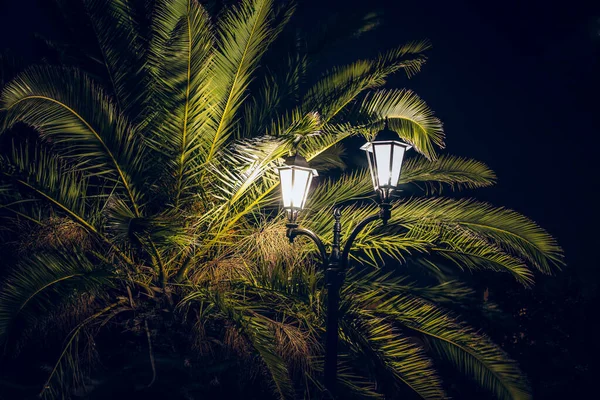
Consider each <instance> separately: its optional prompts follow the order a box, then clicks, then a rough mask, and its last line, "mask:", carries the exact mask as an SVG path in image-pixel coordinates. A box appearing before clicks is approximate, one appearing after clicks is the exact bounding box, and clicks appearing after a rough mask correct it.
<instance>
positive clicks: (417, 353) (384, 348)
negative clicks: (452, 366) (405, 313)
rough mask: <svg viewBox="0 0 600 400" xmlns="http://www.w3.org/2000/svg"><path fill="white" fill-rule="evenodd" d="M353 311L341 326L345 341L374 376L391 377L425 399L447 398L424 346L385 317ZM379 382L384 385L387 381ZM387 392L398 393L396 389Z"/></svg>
mask: <svg viewBox="0 0 600 400" xmlns="http://www.w3.org/2000/svg"><path fill="white" fill-rule="evenodd" d="M351 310H352V311H353V312H352V311H351V313H347V314H346V316H345V317H344V319H343V320H342V323H341V326H342V331H343V332H344V335H343V336H342V338H343V339H345V341H346V343H347V344H348V346H349V347H350V349H351V350H352V352H353V353H355V356H356V357H357V358H359V359H362V360H363V361H362V362H363V363H370V364H371V365H370V367H371V370H372V372H371V373H372V374H374V375H375V376H376V377H378V378H382V376H381V375H389V376H391V377H392V378H393V381H396V382H401V384H402V385H403V386H405V387H406V388H408V389H409V390H410V391H411V392H413V393H414V394H415V395H417V396H419V397H420V398H422V399H443V398H446V396H445V393H444V389H443V387H442V383H441V380H440V378H439V377H438V376H437V373H436V372H435V369H434V368H433V363H432V361H431V359H429V358H428V357H427V355H426V354H425V351H424V350H423V348H422V347H420V346H418V345H417V344H415V343H414V341H411V340H410V339H409V338H408V337H406V336H405V335H403V334H402V332H400V331H399V330H398V329H397V328H396V327H394V326H393V324H391V323H390V321H388V320H386V319H385V318H381V317H377V316H375V315H372V314H371V313H370V312H369V311H366V310H361V311H358V310H357V309H352V308H351ZM367 365H368V364H367ZM379 381H380V382H382V384H383V382H385V379H379ZM387 391H390V392H391V393H396V392H397V391H396V390H394V389H393V388H387Z"/></svg>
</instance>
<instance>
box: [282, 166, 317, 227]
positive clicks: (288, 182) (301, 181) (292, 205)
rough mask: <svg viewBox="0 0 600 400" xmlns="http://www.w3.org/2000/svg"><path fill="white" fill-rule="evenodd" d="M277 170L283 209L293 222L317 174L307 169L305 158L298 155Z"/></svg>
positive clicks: (313, 170)
mask: <svg viewBox="0 0 600 400" xmlns="http://www.w3.org/2000/svg"><path fill="white" fill-rule="evenodd" d="M277 169H278V171H279V181H280V183H281V197H282V198H283V208H285V210H286V211H287V214H288V219H289V220H290V221H292V222H293V221H295V220H296V217H297V215H298V211H300V210H302V209H303V208H304V204H305V203H306V198H307V195H308V190H309V188H310V184H311V182H312V179H313V177H315V176H318V175H319V174H318V173H317V170H316V169H312V168H310V167H309V165H308V162H307V161H306V158H304V157H302V156H300V155H298V154H296V155H294V156H292V157H288V158H286V160H285V164H284V165H283V166H281V167H279V168H277Z"/></svg>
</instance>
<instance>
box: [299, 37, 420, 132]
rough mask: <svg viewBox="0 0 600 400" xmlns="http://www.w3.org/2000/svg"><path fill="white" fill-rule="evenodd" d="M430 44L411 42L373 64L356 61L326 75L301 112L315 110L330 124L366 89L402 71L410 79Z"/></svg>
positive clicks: (311, 91) (379, 85) (373, 61)
mask: <svg viewBox="0 0 600 400" xmlns="http://www.w3.org/2000/svg"><path fill="white" fill-rule="evenodd" d="M428 48H429V43H428V42H425V41H422V42H413V43H408V44H406V45H404V46H401V47H399V48H397V49H394V50H391V51H388V52H386V53H383V54H381V55H379V57H377V58H376V59H374V60H359V61H356V62H354V63H352V64H350V65H347V66H344V67H337V68H334V69H332V70H331V71H329V72H327V73H325V75H324V77H323V78H321V79H320V80H319V81H318V82H317V83H316V84H315V85H314V86H312V87H311V88H310V89H309V90H308V91H307V93H306V95H305V96H304V101H303V103H304V107H305V108H304V110H305V111H316V110H318V111H319V112H320V113H321V114H322V115H323V118H324V121H325V122H329V121H331V120H332V119H333V118H334V117H336V116H337V115H338V113H340V112H341V111H342V110H344V109H346V107H347V106H348V105H349V104H351V103H352V102H353V101H354V100H355V99H356V98H357V96H359V95H360V94H361V93H362V92H363V91H365V90H367V89H373V88H377V87H381V86H383V85H384V84H385V80H386V78H387V77H388V76H389V75H390V74H393V73H394V72H396V71H398V70H399V69H401V68H404V69H405V70H406V71H407V73H408V74H409V75H411V74H413V73H415V72H417V71H418V70H419V69H420V67H421V65H422V64H423V63H424V62H425V57H424V56H423V55H422V54H421V53H422V52H424V51H425V50H427V49H428Z"/></svg>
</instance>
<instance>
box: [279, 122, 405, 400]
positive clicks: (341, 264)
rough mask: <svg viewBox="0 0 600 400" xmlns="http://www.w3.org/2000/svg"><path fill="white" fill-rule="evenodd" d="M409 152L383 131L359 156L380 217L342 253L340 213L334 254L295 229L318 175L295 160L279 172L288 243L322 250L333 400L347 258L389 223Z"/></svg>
mask: <svg viewBox="0 0 600 400" xmlns="http://www.w3.org/2000/svg"><path fill="white" fill-rule="evenodd" d="M410 148H411V146H409V145H407V144H406V143H403V142H401V141H400V138H399V136H398V134H397V133H396V132H394V131H392V130H390V129H389V128H388V126H387V122H386V125H385V128H384V129H383V130H382V131H380V132H379V133H378V134H377V136H376V137H375V140H373V141H372V142H368V143H366V144H365V145H364V146H362V147H361V150H365V151H366V152H367V158H368V160H369V170H370V171H371V177H372V179H373V187H374V189H375V191H376V192H377V193H378V195H379V207H380V208H379V213H378V214H376V215H372V216H370V217H367V218H365V219H364V220H362V221H361V222H360V223H359V224H358V225H356V227H355V228H354V229H353V230H352V232H351V233H350V236H349V237H348V239H347V240H346V243H345V245H344V246H343V248H342V245H341V231H342V224H341V222H340V217H341V213H340V210H339V209H338V208H336V209H335V210H334V212H333V216H334V220H335V222H334V225H333V243H332V245H331V252H330V253H329V255H327V250H326V249H325V245H324V244H323V241H322V240H321V239H320V238H319V237H318V236H317V235H316V234H315V233H314V232H312V231H311V230H308V229H304V228H299V227H298V224H297V223H296V219H297V217H298V213H299V212H300V211H301V210H302V209H303V208H304V204H305V203H306V198H307V195H308V191H309V188H310V183H311V181H312V178H313V177H314V176H317V171H316V170H314V169H311V168H310V167H309V166H308V163H307V162H306V159H305V158H304V157H301V156H299V155H297V154H296V155H295V156H293V157H289V158H288V159H286V162H285V165H284V166H282V167H280V168H279V179H280V181H281V193H282V197H283V206H284V208H285V209H286V211H287V217H288V224H287V228H288V229H287V237H288V238H289V239H290V242H293V241H294V238H295V237H296V236H300V235H304V236H308V237H309V238H310V239H311V240H312V241H313V242H315V244H316V245H317V248H318V249H319V253H320V255H321V261H322V263H323V267H324V268H326V271H325V282H326V285H327V327H326V341H325V388H326V389H327V391H328V392H329V395H330V396H331V397H333V398H335V397H336V380H337V344H338V318H339V316H338V314H339V302H340V288H341V286H342V283H343V281H344V273H345V270H346V268H347V266H348V258H349V254H350V249H351V247H352V243H353V242H354V239H356V236H357V235H358V234H359V233H360V231H361V230H362V229H363V228H364V227H365V226H367V225H368V224H369V223H371V222H373V221H377V220H382V222H383V223H384V224H385V223H387V221H388V220H389V219H390V217H391V203H390V201H391V194H392V192H393V191H394V190H395V189H397V187H398V181H399V179H400V171H401V168H402V161H403V160H404V153H405V152H406V151H407V150H409V149H410Z"/></svg>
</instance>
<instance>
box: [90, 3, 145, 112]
mask: <svg viewBox="0 0 600 400" xmlns="http://www.w3.org/2000/svg"><path fill="white" fill-rule="evenodd" d="M85 6H86V9H87V12H88V14H89V16H90V21H91V24H92V27H93V29H94V33H95V34H96V38H97V40H98V45H99V47H100V50H101V52H102V56H103V58H104V60H103V61H104V64H105V65H106V69H107V72H108V75H109V78H110V81H111V85H112V88H113V90H114V93H115V101H116V103H117V105H118V107H119V109H120V110H121V111H122V112H124V113H125V114H126V115H128V116H130V117H131V118H132V120H133V121H138V120H139V117H141V116H142V114H144V111H145V110H144V108H145V103H146V102H147V100H148V96H147V95H148V91H147V90H146V89H147V85H148V82H147V76H146V69H145V68H144V66H143V61H144V59H143V57H144V55H145V54H144V43H143V38H142V37H141V36H140V33H139V27H138V21H137V20H136V19H135V18H133V17H134V16H135V15H134V10H133V9H132V7H131V4H130V1H128V0H116V1H111V2H109V3H106V2H104V1H100V0H86V1H85Z"/></svg>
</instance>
